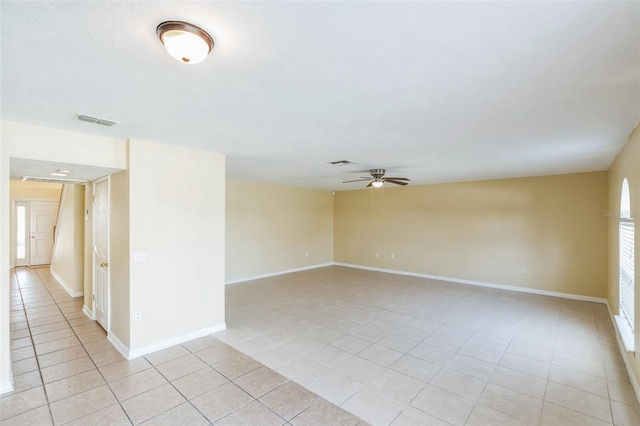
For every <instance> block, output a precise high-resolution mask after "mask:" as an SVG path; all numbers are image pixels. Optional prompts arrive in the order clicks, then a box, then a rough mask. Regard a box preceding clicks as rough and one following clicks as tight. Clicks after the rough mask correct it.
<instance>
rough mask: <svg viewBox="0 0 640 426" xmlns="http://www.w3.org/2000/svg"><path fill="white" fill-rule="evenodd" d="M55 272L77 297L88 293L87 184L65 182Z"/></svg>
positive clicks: (52, 270)
mask: <svg viewBox="0 0 640 426" xmlns="http://www.w3.org/2000/svg"><path fill="white" fill-rule="evenodd" d="M62 194H63V195H62V200H61V202H60V208H59V210H58V221H57V224H56V233H55V243H54V246H53V254H52V256H51V272H52V273H53V274H54V276H55V277H56V278H57V279H58V281H61V284H62V285H63V286H64V287H65V289H66V290H67V291H68V292H69V293H70V294H71V295H72V296H74V297H78V296H81V295H82V294H83V293H84V214H83V210H84V186H82V185H64V189H63V192H62Z"/></svg>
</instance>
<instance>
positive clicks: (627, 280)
mask: <svg viewBox="0 0 640 426" xmlns="http://www.w3.org/2000/svg"><path fill="white" fill-rule="evenodd" d="M634 234H635V229H634V223H633V218H632V217H631V199H630V194H629V182H628V181H627V179H625V180H624V181H623V182H622V194H621V196H620V225H619V233H618V235H619V247H620V252H619V259H620V316H621V317H623V318H624V319H625V320H626V322H627V324H628V326H629V327H630V328H631V332H632V333H633V325H634V316H635V312H634V300H635V297H634V293H635V283H634V274H635V270H634V268H635V265H634V256H635V252H634V251H635V250H634V249H635V247H634V237H635V235H634Z"/></svg>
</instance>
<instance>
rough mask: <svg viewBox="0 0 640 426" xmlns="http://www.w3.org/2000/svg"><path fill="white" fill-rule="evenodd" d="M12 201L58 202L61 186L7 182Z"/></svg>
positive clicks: (57, 184) (56, 184) (17, 181)
mask: <svg viewBox="0 0 640 426" xmlns="http://www.w3.org/2000/svg"><path fill="white" fill-rule="evenodd" d="M9 190H10V191H11V199H12V200H49V201H60V193H61V192H62V184H59V183H46V182H23V181H21V180H12V181H9Z"/></svg>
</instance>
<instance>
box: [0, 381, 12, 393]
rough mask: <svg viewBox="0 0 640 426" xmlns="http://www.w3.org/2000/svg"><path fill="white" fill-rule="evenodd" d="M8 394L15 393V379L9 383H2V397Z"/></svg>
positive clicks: (0, 388)
mask: <svg viewBox="0 0 640 426" xmlns="http://www.w3.org/2000/svg"><path fill="white" fill-rule="evenodd" d="M8 392H13V379H12V380H11V381H9V382H5V383H0V395H2V394H3V393H8Z"/></svg>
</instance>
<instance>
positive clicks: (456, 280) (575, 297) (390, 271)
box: [333, 262, 607, 304]
mask: <svg viewBox="0 0 640 426" xmlns="http://www.w3.org/2000/svg"><path fill="white" fill-rule="evenodd" d="M333 264H334V265H336V266H344V267H347V268H355V269H365V270H367V271H376V272H385V273H387V274H397V275H407V276H410V277H418V278H427V279H430V280H437V281H448V282H452V283H458V284H468V285H474V286H478V287H488V288H495V289H498V290H508V291H517V292H520V293H530V294H539V295H542V296H552V297H561V298H563V299H571V300H581V301H583V302H594V303H603V304H606V303H607V299H605V298H603V297H592V296H583V295H580V294H571V293H560V292H557V291H548V290H539V289H536V288H529V287H518V286H513V285H505V284H493V283H487V282H483V281H473V280H464V279H460V278H451V277H443V276H439V275H429V274H419V273H416V272H406V271H399V270H396V269H384V268H374V267H371V266H364V265H355V264H351V263H342V262H334V263H333Z"/></svg>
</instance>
